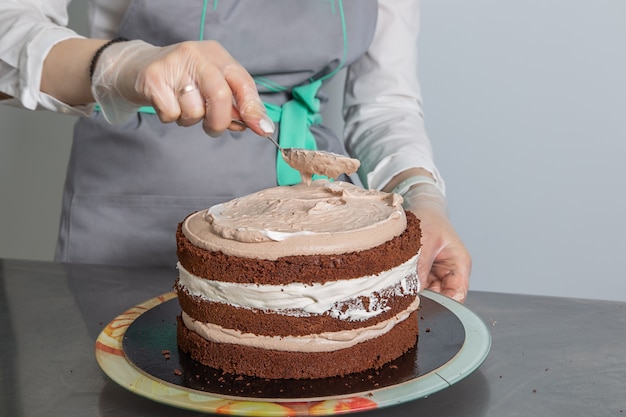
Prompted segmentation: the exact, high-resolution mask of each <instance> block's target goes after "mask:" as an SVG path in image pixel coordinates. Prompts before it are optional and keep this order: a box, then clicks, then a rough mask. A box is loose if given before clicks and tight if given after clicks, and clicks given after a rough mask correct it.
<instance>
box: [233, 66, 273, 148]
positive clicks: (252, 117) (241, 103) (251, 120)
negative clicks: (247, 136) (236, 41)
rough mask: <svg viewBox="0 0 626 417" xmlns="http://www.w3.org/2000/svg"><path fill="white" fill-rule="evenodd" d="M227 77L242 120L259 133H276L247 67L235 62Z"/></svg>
mask: <svg viewBox="0 0 626 417" xmlns="http://www.w3.org/2000/svg"><path fill="white" fill-rule="evenodd" d="M225 78H226V81H227V82H228V85H229V86H230V88H231V90H232V92H233V96H234V100H235V106H236V109H237V111H238V112H239V115H240V120H242V121H243V122H244V123H245V124H246V125H247V126H248V127H249V128H250V129H251V130H252V131H254V132H255V133H256V134H258V135H261V136H267V135H268V134H272V133H274V130H275V126H274V122H272V120H271V119H270V118H269V117H268V116H267V112H266V110H265V105H264V104H263V101H262V100H261V97H260V96H259V92H258V90H257V87H256V84H255V82H254V79H253V78H252V76H251V75H250V74H249V73H248V72H247V71H246V70H245V68H243V67H242V66H241V65H238V64H233V65H231V66H229V67H228V68H227V71H225Z"/></svg>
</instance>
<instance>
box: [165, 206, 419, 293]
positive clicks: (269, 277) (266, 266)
mask: <svg viewBox="0 0 626 417" xmlns="http://www.w3.org/2000/svg"><path fill="white" fill-rule="evenodd" d="M406 215H407V228H406V230H405V231H404V232H403V233H402V234H400V235H399V236H396V237H395V238H393V239H391V240H389V241H387V242H385V243H383V244H382V245H379V246H376V247H374V248H372V249H368V250H364V251H359V252H349V253H345V254H340V255H306V256H304V255H297V256H285V257H282V258H278V259H276V260H266V259H254V258H241V257H238V256H231V255H226V254H224V253H221V252H212V251H208V250H205V249H202V248H198V247H196V246H194V245H193V244H191V242H190V241H189V240H188V239H187V238H186V237H185V235H184V234H183V232H182V223H181V224H179V225H178V230H177V233H176V243H177V253H178V260H179V261H180V263H181V265H182V266H184V267H185V269H186V270H187V271H189V272H190V273H192V274H193V275H195V276H198V277H201V278H207V279H211V280H215V281H225V282H236V283H255V284H272V285H283V284H290V283H294V282H298V283H303V284H312V283H323V282H328V281H337V280H340V279H350V278H358V277H363V276H368V275H374V274H378V273H380V272H382V271H387V270H389V269H391V268H393V267H395V266H398V265H400V264H402V263H404V262H406V261H408V260H409V259H411V258H412V257H413V256H415V254H417V252H418V251H419V248H420V238H421V232H420V228H419V220H418V219H417V218H416V217H415V215H413V214H412V213H410V212H406Z"/></svg>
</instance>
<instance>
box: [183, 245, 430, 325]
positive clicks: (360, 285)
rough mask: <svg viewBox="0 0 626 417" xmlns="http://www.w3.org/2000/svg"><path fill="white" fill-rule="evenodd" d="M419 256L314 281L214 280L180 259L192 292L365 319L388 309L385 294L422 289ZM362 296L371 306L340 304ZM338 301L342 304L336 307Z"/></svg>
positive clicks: (293, 311) (240, 303)
mask: <svg viewBox="0 0 626 417" xmlns="http://www.w3.org/2000/svg"><path fill="white" fill-rule="evenodd" d="M418 257H419V254H417V255H415V256H414V257H412V258H411V259H409V260H408V261H407V262H405V263H403V264H401V265H399V266H397V267H395V268H392V269H390V270H388V271H384V272H382V273H380V274H378V275H371V276H366V277H362V278H355V279H349V280H339V281H332V282H327V283H324V284H312V285H305V284H301V283H295V284H287V285H258V284H239V283H231V282H221V281H213V280H208V279H203V278H199V277H197V276H195V275H193V274H191V273H190V272H189V271H187V270H186V269H185V268H184V267H183V266H182V265H181V264H180V263H178V271H179V284H180V285H181V286H182V287H183V288H184V289H185V290H187V291H188V292H189V293H190V294H191V295H193V296H197V297H200V298H203V299H205V300H208V301H212V302H220V303H225V304H229V305H232V306H235V307H240V308H248V309H257V310H262V311H272V312H279V313H281V314H288V315H292V316H308V315H311V314H323V313H326V312H329V314H330V315H331V316H332V317H334V318H338V319H342V320H366V319H368V318H370V317H375V316H377V315H379V314H381V313H383V312H385V311H387V310H388V309H389V307H388V306H387V305H386V298H388V297H392V296H394V295H396V296H400V295H416V294H417V293H418V292H419V290H420V288H419V281H418V279H417V272H416V271H417V260H418ZM398 284H399V285H398ZM390 291H395V292H396V293H392V292H390ZM374 294H384V297H383V299H382V300H381V299H378V298H376V297H375V296H374ZM359 297H366V298H368V299H369V303H368V306H365V305H363V303H356V302H354V303H350V306H349V308H347V309H346V308H345V305H344V308H342V306H341V305H340V304H341V303H342V302H345V301H348V300H355V299H358V298H359ZM338 305H339V308H336V307H337V306H338Z"/></svg>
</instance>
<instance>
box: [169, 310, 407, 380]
mask: <svg viewBox="0 0 626 417" xmlns="http://www.w3.org/2000/svg"><path fill="white" fill-rule="evenodd" d="M417 322H418V319H417V312H413V313H412V314H411V315H410V316H409V317H408V318H407V319H406V320H404V321H402V322H400V323H398V324H397V325H396V326H395V327H394V328H393V329H392V330H391V331H390V332H389V333H387V334H386V335H383V336H380V337H377V338H375V339H371V340H368V341H365V342H362V343H359V344H357V345H355V346H353V347H351V348H347V349H342V350H337V351H334V352H314V353H310V352H306V353H305V352H285V351H277V350H264V349H259V348H254V347H248V346H241V345H231V344H220V343H213V342H209V341H207V340H205V339H203V338H202V337H200V336H198V335H197V334H196V333H194V332H192V331H191V330H189V329H188V328H187V327H186V326H185V324H184V323H183V321H182V319H181V318H180V316H179V317H178V326H177V337H178V346H179V347H180V348H181V349H182V350H183V351H184V352H186V353H187V354H189V355H190V356H191V358H192V359H194V360H196V361H198V362H200V363H202V364H204V365H207V366H210V367H212V368H218V369H221V370H223V371H224V372H227V373H230V374H235V375H248V376H256V377H260V378H271V379H312V378H325V377H330V376H343V375H347V374H351V373H354V372H361V371H364V370H367V369H377V368H380V367H381V366H382V365H384V364H385V363H387V362H390V361H392V360H393V359H396V358H398V357H400V356H402V355H403V354H404V353H405V352H407V351H408V350H409V349H410V348H412V347H415V344H416V342H417V334H418V324H417Z"/></svg>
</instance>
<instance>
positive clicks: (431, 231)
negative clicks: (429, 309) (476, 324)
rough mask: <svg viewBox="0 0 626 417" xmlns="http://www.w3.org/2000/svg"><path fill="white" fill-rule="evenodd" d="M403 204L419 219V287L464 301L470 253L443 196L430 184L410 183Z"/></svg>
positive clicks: (468, 274) (467, 282) (470, 264)
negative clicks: (452, 223)
mask: <svg viewBox="0 0 626 417" xmlns="http://www.w3.org/2000/svg"><path fill="white" fill-rule="evenodd" d="M403 198H404V203H403V205H404V208H405V209H407V210H409V211H411V212H412V213H414V214H415V215H416V216H417V218H419V219H420V225H421V228H422V249H421V253H420V257H419V261H418V265H417V274H418V276H419V277H420V282H421V284H422V288H427V289H429V290H432V291H435V292H439V293H441V294H443V295H446V296H448V297H450V298H453V299H455V300H457V301H460V302H464V301H465V298H466V297H467V290H468V287H469V276H470V271H471V268H472V260H471V257H470V255H469V253H468V251H467V249H466V248H465V245H463V242H462V241H461V239H460V237H459V236H458V235H457V233H456V231H455V230H454V228H453V227H452V225H451V224H450V221H449V220H448V212H447V205H446V199H445V197H444V196H443V194H442V193H441V191H440V190H439V189H438V188H437V187H436V186H435V185H433V184H428V183H421V184H417V185H415V186H413V187H412V188H411V189H410V190H409V191H407V192H406V193H405V194H404V195H403Z"/></svg>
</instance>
